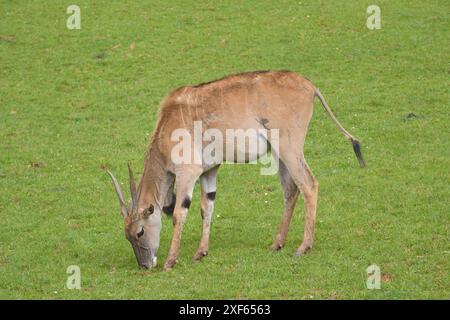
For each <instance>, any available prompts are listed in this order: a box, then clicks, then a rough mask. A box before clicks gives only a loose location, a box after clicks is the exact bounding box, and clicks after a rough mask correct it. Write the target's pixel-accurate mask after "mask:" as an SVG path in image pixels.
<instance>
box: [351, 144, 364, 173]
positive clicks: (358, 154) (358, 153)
mask: <svg viewBox="0 0 450 320" xmlns="http://www.w3.org/2000/svg"><path fill="white" fill-rule="evenodd" d="M351 141H352V145H353V151H355V154H356V158H358V161H359V164H360V165H361V168H364V167H365V166H366V162H365V161H364V158H363V156H362V153H361V144H360V143H359V141H358V140H356V139H352V140H351Z"/></svg>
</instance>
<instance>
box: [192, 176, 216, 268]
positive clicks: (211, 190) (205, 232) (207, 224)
mask: <svg viewBox="0 0 450 320" xmlns="http://www.w3.org/2000/svg"><path fill="white" fill-rule="evenodd" d="M217 169H218V167H216V168H213V169H211V170H210V171H208V172H205V173H204V174H202V175H201V176H200V185H201V188H202V203H201V215H202V238H201V240H200V245H199V246H198V249H197V252H196V253H195V255H194V257H193V258H192V260H194V261H198V260H201V259H202V258H203V257H205V256H206V255H208V246H209V231H210V229H211V217H212V214H213V211H214V199H215V198H216V177H217Z"/></svg>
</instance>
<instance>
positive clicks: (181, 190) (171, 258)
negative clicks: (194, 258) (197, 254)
mask: <svg viewBox="0 0 450 320" xmlns="http://www.w3.org/2000/svg"><path fill="white" fill-rule="evenodd" d="M197 177H198V175H195V174H192V173H191V174H186V173H182V174H180V175H177V177H176V182H175V183H176V189H177V195H176V202H175V210H174V213H173V225H174V229H173V236H172V243H171V245H170V250H169V254H168V255H167V259H166V262H165V263H164V270H166V271H168V270H171V269H172V267H173V266H174V265H175V263H176V262H177V258H178V253H179V251H180V241H181V233H182V231H183V225H184V222H185V220H186V216H187V213H188V210H189V207H190V205H191V201H192V193H193V190H194V186H195V181H196V180H197Z"/></svg>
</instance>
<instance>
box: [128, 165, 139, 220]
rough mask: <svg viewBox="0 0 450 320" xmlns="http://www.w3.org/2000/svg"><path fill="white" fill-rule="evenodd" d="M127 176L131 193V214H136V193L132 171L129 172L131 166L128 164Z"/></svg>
mask: <svg viewBox="0 0 450 320" xmlns="http://www.w3.org/2000/svg"><path fill="white" fill-rule="evenodd" d="M128 174H129V175H130V191H131V208H132V210H131V212H132V213H136V212H137V205H138V200H137V193H136V184H135V183H134V177H133V170H131V164H130V163H129V162H128Z"/></svg>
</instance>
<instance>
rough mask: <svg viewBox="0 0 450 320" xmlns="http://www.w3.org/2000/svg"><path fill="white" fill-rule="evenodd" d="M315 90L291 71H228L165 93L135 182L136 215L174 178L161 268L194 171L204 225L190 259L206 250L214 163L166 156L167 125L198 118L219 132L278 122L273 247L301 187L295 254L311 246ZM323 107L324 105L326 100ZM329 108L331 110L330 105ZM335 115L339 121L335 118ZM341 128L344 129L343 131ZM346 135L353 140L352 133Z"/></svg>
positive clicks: (173, 249) (175, 244) (158, 202)
mask: <svg viewBox="0 0 450 320" xmlns="http://www.w3.org/2000/svg"><path fill="white" fill-rule="evenodd" d="M318 94H319V95H320V92H318V90H317V89H316V88H315V87H314V85H313V84H312V83H311V82H310V81H309V80H307V79H305V78H303V77H301V76H299V75H298V74H296V73H294V72H290V71H264V72H250V73H243V74H238V75H232V76H228V77H225V78H223V79H220V80H217V81H214V82H211V83H205V84H201V85H197V86H186V87H181V88H178V89H176V90H174V91H173V92H172V93H171V94H169V95H168V96H167V97H166V98H165V99H164V100H163V102H162V103H161V107H160V115H159V118H158V122H157V124H156V128H155V132H154V135H153V137H152V139H151V141H150V144H149V148H148V154H147V157H146V160H145V164H144V172H143V175H142V177H141V179H140V182H139V185H138V208H139V210H138V213H137V215H136V217H135V218H134V219H133V221H139V220H141V219H143V217H142V214H143V211H144V209H145V208H147V207H148V206H149V205H150V204H153V205H154V206H155V207H157V208H158V209H159V212H161V208H162V206H163V205H165V203H166V202H167V200H166V199H167V198H168V194H169V193H170V194H171V192H172V191H171V190H170V189H171V188H172V186H173V185H174V184H175V188H176V203H175V210H174V216H173V219H174V220H173V221H174V230H173V238H172V243H171V246H170V250H169V254H168V256H167V260H166V262H165V264H164V268H165V269H166V270H170V269H171V268H172V267H173V265H174V264H175V263H176V259H177V257H178V253H179V248H180V241H181V233H182V229H183V225H184V222H185V219H186V215H187V212H188V209H186V208H184V207H183V205H182V204H183V201H184V200H185V199H186V198H189V199H192V193H193V189H194V185H195V181H196V180H197V179H198V178H200V180H201V187H202V199H201V212H202V218H203V231H202V238H201V241H200V245H199V248H198V250H197V252H196V254H195V256H194V260H199V259H201V258H202V257H203V256H205V255H206V254H207V253H208V243H209V230H210V224H211V215H212V210H213V201H211V200H209V199H208V198H207V196H206V195H207V193H209V192H215V191H216V190H215V179H216V178H215V176H216V172H217V169H218V166H219V164H216V165H211V166H206V165H196V164H192V165H186V164H183V165H175V164H174V163H173V162H172V161H171V157H170V155H171V150H172V148H173V147H174V146H175V144H176V142H173V141H171V134H172V132H173V131H174V130H175V129H179V128H185V129H186V130H188V131H190V132H191V131H192V130H193V124H194V121H202V124H203V130H206V129H208V128H216V129H219V130H220V131H222V132H225V130H226V129H228V128H242V129H250V128H253V129H279V154H275V155H274V156H275V157H278V159H279V161H280V167H279V175H280V180H281V184H282V187H283V192H284V199H285V200H284V202H285V203H284V204H285V209H284V213H283V216H282V220H281V224H280V227H279V230H278V233H277V236H276V239H275V241H274V243H273V245H272V247H271V248H272V249H273V250H278V249H280V248H281V247H282V246H283V245H284V243H285V240H286V235H287V231H288V228H289V223H290V221H291V217H292V213H293V211H294V208H295V203H296V200H297V197H298V195H299V193H301V194H302V195H303V199H304V203H305V210H306V222H305V230H304V238H303V242H302V244H301V245H300V246H299V248H298V250H297V253H296V254H297V255H300V254H302V253H304V252H306V251H307V250H309V249H310V248H311V247H312V245H313V238H314V225H315V219H316V208H317V196H318V186H319V184H318V182H317V180H316V179H315V178H314V176H313V174H312V172H311V170H310V169H309V167H308V165H307V163H306V161H305V159H304V154H303V146H304V141H305V137H306V133H307V129H308V124H309V121H310V119H311V117H312V113H313V101H314V97H315V96H318ZM320 98H321V101H322V103H325V102H324V100H322V99H323V97H322V96H321V95H320ZM325 104H326V103H325ZM324 107H325V108H328V106H325V105H324ZM328 111H329V112H330V113H331V110H329V109H328V110H327V112H328ZM331 115H332V113H331ZM332 118H334V115H333V116H332ZM333 121H335V123H336V125H337V126H338V127H340V129H341V128H342V126H340V124H339V123H338V122H337V120H336V119H335V118H334V119H333ZM342 129H343V128H342ZM343 130H344V131H345V129H343ZM345 133H347V134H348V132H346V131H345V132H344V134H345ZM346 136H347V135H346ZM224 137H225V134H224ZM347 138H349V139H350V140H352V139H353V140H355V141H356V139H354V138H353V137H352V136H351V135H350V134H348V136H347ZM353 140H352V141H353ZM174 180H175V181H174ZM212 189H214V190H212ZM218 198H220V193H218ZM156 212H158V211H156ZM158 219H160V217H158ZM133 223H134V222H133ZM133 223H131V222H128V223H127V222H126V223H125V229H126V230H128V229H131V228H132V225H133ZM133 232H135V231H134V230H133ZM131 233H132V232H131Z"/></svg>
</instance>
